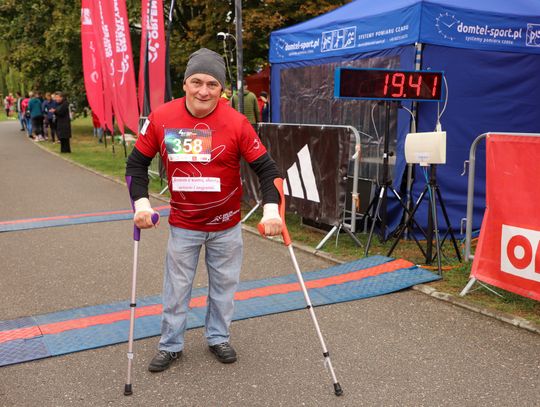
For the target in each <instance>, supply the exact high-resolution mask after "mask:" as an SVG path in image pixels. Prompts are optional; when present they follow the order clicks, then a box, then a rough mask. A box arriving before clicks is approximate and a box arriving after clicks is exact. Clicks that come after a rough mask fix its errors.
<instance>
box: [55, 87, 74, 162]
mask: <svg viewBox="0 0 540 407" xmlns="http://www.w3.org/2000/svg"><path fill="white" fill-rule="evenodd" d="M54 100H55V101H56V103H57V104H58V105H57V106H56V107H55V108H53V109H50V111H52V112H53V113H54V116H55V117H56V133H57V135H58V139H59V140H60V152H61V153H71V146H70V144H69V139H70V138H71V118H70V114H69V103H68V101H67V99H66V97H65V96H64V94H63V93H62V92H56V93H55V94H54Z"/></svg>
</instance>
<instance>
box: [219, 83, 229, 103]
mask: <svg viewBox="0 0 540 407" xmlns="http://www.w3.org/2000/svg"><path fill="white" fill-rule="evenodd" d="M231 98H232V90H231V87H230V86H225V89H223V92H222V93H221V97H220V98H219V102H220V103H224V104H226V105H230V104H231Z"/></svg>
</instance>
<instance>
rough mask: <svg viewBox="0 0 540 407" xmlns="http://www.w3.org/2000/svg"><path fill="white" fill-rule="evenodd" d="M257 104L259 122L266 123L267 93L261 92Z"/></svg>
mask: <svg viewBox="0 0 540 407" xmlns="http://www.w3.org/2000/svg"><path fill="white" fill-rule="evenodd" d="M257 103H258V104H259V111H260V112H261V122H268V111H269V109H268V93H266V92H265V91H264V90H263V91H262V92H261V94H260V95H259V97H258V98H257Z"/></svg>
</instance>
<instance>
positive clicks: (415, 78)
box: [334, 68, 443, 102]
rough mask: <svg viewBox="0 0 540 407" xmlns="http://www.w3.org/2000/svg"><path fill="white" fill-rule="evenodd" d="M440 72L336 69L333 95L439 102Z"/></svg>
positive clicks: (441, 78)
mask: <svg viewBox="0 0 540 407" xmlns="http://www.w3.org/2000/svg"><path fill="white" fill-rule="evenodd" d="M442 82H443V73H442V72H436V71H403V70H393V69H370V68H368V69H362V68H337V69H336V71H335V82H334V96H335V97H337V98H349V99H370V100H417V101H433V102H438V101H441V100H442V97H443V95H442Z"/></svg>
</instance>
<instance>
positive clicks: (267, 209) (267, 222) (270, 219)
mask: <svg viewBox="0 0 540 407" xmlns="http://www.w3.org/2000/svg"><path fill="white" fill-rule="evenodd" d="M260 224H261V225H263V226H264V235H265V236H278V235H280V234H281V230H282V220H281V217H280V216H279V208H278V205H277V204H272V203H267V204H264V205H263V217H262V219H261V222H260Z"/></svg>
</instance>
